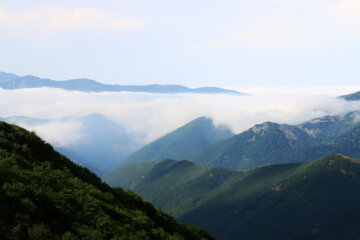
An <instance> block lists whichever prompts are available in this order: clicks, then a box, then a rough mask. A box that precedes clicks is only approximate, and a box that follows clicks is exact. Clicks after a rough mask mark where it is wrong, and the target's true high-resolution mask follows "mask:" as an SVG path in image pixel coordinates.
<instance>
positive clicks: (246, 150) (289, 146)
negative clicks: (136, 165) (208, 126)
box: [182, 112, 360, 169]
mask: <svg viewBox="0 0 360 240" xmlns="http://www.w3.org/2000/svg"><path fill="white" fill-rule="evenodd" d="M359 121H360V119H359V112H350V113H348V114H342V115H338V116H325V117H322V118H316V119H313V120H311V121H308V122H305V123H303V124H300V125H296V126H292V125H287V124H277V123H272V122H265V123H263V124H257V125H255V126H254V127H252V128H250V129H249V130H247V131H245V132H242V133H240V134H238V135H235V136H233V137H231V138H229V139H226V140H223V141H219V142H216V143H214V144H211V145H209V146H206V147H203V148H201V149H199V150H196V151H194V152H191V153H189V154H184V155H183V156H182V159H186V160H190V161H192V162H194V163H197V164H199V165H201V166H204V167H225V168H233V169H248V168H252V167H255V166H262V165H265V164H271V163H289V161H290V162H294V161H293V160H292V158H291V157H289V156H292V155H291V154H293V153H296V152H300V151H305V150H307V149H309V148H313V147H315V146H318V145H322V144H325V143H329V142H331V141H333V140H334V139H336V138H337V137H339V136H340V135H342V134H344V133H346V132H347V131H350V130H351V129H353V128H354V127H355V126H356V124H358V123H359Z"/></svg>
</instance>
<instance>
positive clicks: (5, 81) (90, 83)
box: [0, 72, 244, 95]
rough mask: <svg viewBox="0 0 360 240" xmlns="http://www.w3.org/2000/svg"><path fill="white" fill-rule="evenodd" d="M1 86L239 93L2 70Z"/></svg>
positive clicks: (148, 91)
mask: <svg viewBox="0 0 360 240" xmlns="http://www.w3.org/2000/svg"><path fill="white" fill-rule="evenodd" d="M0 87H1V88H3V89H6V90H14V89H21V88H40V87H50V88H60V89H65V90H75V91H82V92H147V93H163V94H175V93H198V94H238V95H243V94H244V93H240V92H238V91H235V90H229V89H223V88H218V87H200V88H188V87H184V86H181V85H158V84H152V85H110V84H103V83H100V82H97V81H95V80H91V79H87V78H80V79H72V80H66V81H55V80H51V79H46V78H38V77H35V76H31V75H28V76H22V77H21V76H17V75H15V74H12V73H5V72H0Z"/></svg>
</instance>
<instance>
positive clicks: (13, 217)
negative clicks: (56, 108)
mask: <svg viewBox="0 0 360 240" xmlns="http://www.w3.org/2000/svg"><path fill="white" fill-rule="evenodd" d="M0 186H1V190H0V211H1V214H0V239H4V240H7V239H34V240H42V239H44V240H45V239H46V240H48V239H63V240H65V239H184V240H185V239H186V240H187V239H212V237H210V236H209V235H208V234H207V233H206V232H204V231H202V230H201V229H197V228H194V227H191V226H188V225H184V224H179V223H177V222H176V221H175V220H174V219H173V218H172V217H170V216H169V215H167V214H165V213H163V212H162V211H160V210H156V209H154V208H153V206H152V205H151V204H150V203H146V202H143V201H142V199H141V198H140V197H139V196H137V195H136V194H134V193H131V192H125V191H123V190H122V189H121V188H115V189H114V188H111V187H109V186H108V185H107V184H105V183H103V182H101V180H100V179H99V178H98V177H97V176H96V175H94V174H93V173H91V172H89V171H88V170H87V169H85V168H82V167H79V166H77V165H75V164H74V163H72V162H71V161H70V160H68V159H67V158H65V157H64V156H62V155H60V154H59V153H57V152H55V151H54V150H53V148H52V146H50V145H49V144H46V143H44V142H43V141H42V140H41V139H40V138H38V137H37V136H36V135H35V134H34V133H33V132H28V131H26V130H24V129H22V128H20V127H17V126H15V125H9V124H6V123H4V122H0Z"/></svg>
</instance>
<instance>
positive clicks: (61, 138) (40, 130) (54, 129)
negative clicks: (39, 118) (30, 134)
mask: <svg viewBox="0 0 360 240" xmlns="http://www.w3.org/2000/svg"><path fill="white" fill-rule="evenodd" d="M13 122H14V123H15V124H17V125H20V126H22V127H23V128H26V129H28V130H30V131H35V132H36V134H37V135H39V136H40V137H41V138H43V139H45V140H46V141H47V142H49V143H51V144H53V145H54V146H57V147H69V146H71V145H72V144H75V143H77V142H78V141H81V140H83V139H84V136H83V134H82V132H81V128H82V123H81V122H79V121H60V120H56V121H51V122H48V123H36V124H29V123H27V122H22V121H13Z"/></svg>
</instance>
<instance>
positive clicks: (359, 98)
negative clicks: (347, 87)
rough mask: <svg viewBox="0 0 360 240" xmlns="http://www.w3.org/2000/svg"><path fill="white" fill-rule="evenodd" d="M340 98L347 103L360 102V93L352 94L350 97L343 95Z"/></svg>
mask: <svg viewBox="0 0 360 240" xmlns="http://www.w3.org/2000/svg"><path fill="white" fill-rule="evenodd" d="M339 98H343V99H345V100H347V101H360V91H359V92H355V93H351V94H348V95H343V96H340V97H339Z"/></svg>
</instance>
